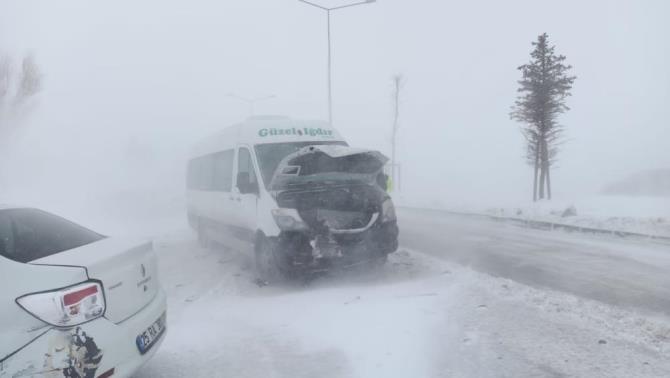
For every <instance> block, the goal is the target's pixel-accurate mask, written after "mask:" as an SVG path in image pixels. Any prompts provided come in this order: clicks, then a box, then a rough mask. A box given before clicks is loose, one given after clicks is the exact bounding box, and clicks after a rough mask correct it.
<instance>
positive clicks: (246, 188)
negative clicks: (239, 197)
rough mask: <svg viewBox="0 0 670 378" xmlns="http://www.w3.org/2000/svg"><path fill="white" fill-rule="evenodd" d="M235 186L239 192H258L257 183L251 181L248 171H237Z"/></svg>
mask: <svg viewBox="0 0 670 378" xmlns="http://www.w3.org/2000/svg"><path fill="white" fill-rule="evenodd" d="M237 188H238V189H239V190H240V194H251V193H253V194H258V184H256V183H253V182H251V179H250V178H249V172H239V173H238V174H237Z"/></svg>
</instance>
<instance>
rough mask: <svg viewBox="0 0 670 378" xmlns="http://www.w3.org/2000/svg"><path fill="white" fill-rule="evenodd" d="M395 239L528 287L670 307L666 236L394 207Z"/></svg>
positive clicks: (668, 310) (669, 309)
mask: <svg viewBox="0 0 670 378" xmlns="http://www.w3.org/2000/svg"><path fill="white" fill-rule="evenodd" d="M399 222H400V230H401V233H400V244H401V245H402V246H403V247H406V248H410V249H414V250H419V251H422V252H424V253H427V254H430V255H433V256H436V257H439V258H442V259H446V260H450V261H453V262H457V263H459V264H463V265H467V266H470V267H472V268H473V269H475V270H478V271H481V272H484V273H489V274H492V275H494V276H500V277H504V278H509V279H512V280H514V281H517V282H521V283H524V284H527V285H530V286H533V287H547V288H551V289H554V290H559V291H564V292H568V293H571V294H575V295H577V296H581V297H584V298H589V299H594V300H598V301H602V302H605V303H608V304H612V305H618V306H624V307H637V308H642V309H647V310H652V311H656V312H662V313H664V314H670V274H668V272H669V271H670V243H662V242H655V241H646V240H639V239H637V240H636V239H626V238H619V237H613V236H592V235H586V234H578V233H566V232H562V231H543V230H535V229H528V228H523V227H519V226H515V225H510V224H506V223H501V222H496V221H492V220H491V221H489V220H485V219H480V218H469V217H464V216H458V215H451V214H448V213H445V212H440V211H435V210H416V209H408V208H403V209H399Z"/></svg>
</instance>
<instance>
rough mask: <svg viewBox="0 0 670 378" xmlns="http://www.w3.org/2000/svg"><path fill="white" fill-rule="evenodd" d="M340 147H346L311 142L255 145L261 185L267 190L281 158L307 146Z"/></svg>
mask: <svg viewBox="0 0 670 378" xmlns="http://www.w3.org/2000/svg"><path fill="white" fill-rule="evenodd" d="M331 144H335V145H340V146H346V145H347V143H346V142H343V141H327V142H324V141H311V142H290V143H266V144H258V145H256V147H255V149H256V158H257V160H258V166H259V169H260V171H261V176H263V183H264V184H265V187H266V188H268V185H270V180H272V175H273V174H274V173H275V170H276V169H277V166H278V165H279V163H280V162H281V160H282V159H283V158H285V157H286V156H288V155H290V154H292V153H294V152H296V151H298V150H299V149H301V148H303V147H307V146H318V145H331Z"/></svg>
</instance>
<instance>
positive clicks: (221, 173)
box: [212, 150, 235, 192]
mask: <svg viewBox="0 0 670 378" xmlns="http://www.w3.org/2000/svg"><path fill="white" fill-rule="evenodd" d="M234 154H235V151H234V150H226V151H222V152H217V153H216V154H214V182H213V187H212V190H216V191H219V192H230V191H231V190H232V189H233V157H234Z"/></svg>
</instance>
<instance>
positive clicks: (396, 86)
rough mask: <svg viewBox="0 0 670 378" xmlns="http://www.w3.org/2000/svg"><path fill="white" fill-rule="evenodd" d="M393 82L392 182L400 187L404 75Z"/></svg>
mask: <svg viewBox="0 0 670 378" xmlns="http://www.w3.org/2000/svg"><path fill="white" fill-rule="evenodd" d="M392 80H393V133H392V136H391V182H392V183H393V185H394V186H397V185H398V174H397V173H398V172H397V171H398V161H397V159H396V158H397V155H396V144H397V137H398V129H399V128H400V124H399V120H400V91H401V90H402V87H403V86H404V83H405V79H404V77H403V75H402V74H396V75H393V77H392Z"/></svg>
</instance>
